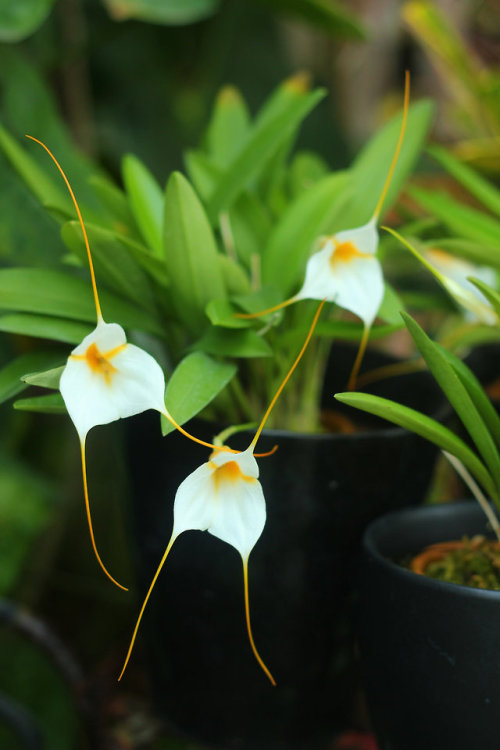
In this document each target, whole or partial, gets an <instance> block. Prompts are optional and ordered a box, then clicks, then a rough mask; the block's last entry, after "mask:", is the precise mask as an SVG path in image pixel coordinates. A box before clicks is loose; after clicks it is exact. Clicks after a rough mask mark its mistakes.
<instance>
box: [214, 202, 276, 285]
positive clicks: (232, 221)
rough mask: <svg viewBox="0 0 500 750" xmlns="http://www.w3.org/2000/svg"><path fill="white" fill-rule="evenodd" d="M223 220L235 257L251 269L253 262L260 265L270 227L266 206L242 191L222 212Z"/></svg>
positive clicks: (252, 268)
mask: <svg viewBox="0 0 500 750" xmlns="http://www.w3.org/2000/svg"><path fill="white" fill-rule="evenodd" d="M224 220H226V221H227V222H228V225H229V229H230V232H231V235H232V239H233V243H234V252H235V255H236V257H237V258H238V260H239V261H241V262H242V263H244V264H245V267H246V268H247V269H248V270H249V271H253V270H254V268H255V266H254V265H253V264H254V263H256V262H259V266H260V256H261V255H262V252H263V249H264V248H265V246H266V243H267V241H268V239H269V235H270V232H271V229H272V222H271V218H270V216H269V210H268V207H267V206H265V205H264V203H263V202H262V201H261V200H259V199H258V198H257V196H256V195H254V194H252V193H250V192H249V191H244V192H243V193H242V194H241V195H240V197H239V198H238V200H237V201H235V203H234V204H233V206H232V208H231V209H230V210H229V212H228V213H227V214H224ZM221 224H222V220H221Z"/></svg>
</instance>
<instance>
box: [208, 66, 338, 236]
mask: <svg viewBox="0 0 500 750" xmlns="http://www.w3.org/2000/svg"><path fill="white" fill-rule="evenodd" d="M281 89H282V92H284V95H283V96H281V97H280V98H279V105H278V103H277V104H276V105H275V106H274V107H273V111H272V113H271V114H267V115H265V116H262V117H261V118H260V120H259V119H258V120H257V123H256V125H255V127H254V128H253V129H252V133H251V135H250V136H249V138H248V139H247V141H246V143H245V145H244V147H243V148H242V149H241V151H239V152H238V154H237V156H236V157H235V158H234V159H233V161H232V162H231V164H230V165H229V167H228V169H227V170H226V171H225V173H224V174H223V176H222V177H221V179H220V180H219V182H218V184H217V187H216V188H215V190H214V192H213V194H212V196H211V197H210V199H209V200H208V203H207V214H208V216H209V218H210V220H211V221H212V222H215V221H217V219H218V216H219V214H220V213H221V212H222V211H224V210H227V209H229V208H230V207H231V205H232V204H233V202H234V201H235V200H236V198H237V197H238V196H239V195H240V194H241V192H242V191H243V190H244V188H246V187H248V186H249V184H250V183H251V182H252V180H255V179H256V178H257V177H258V176H259V175H260V174H261V173H262V171H263V169H264V168H265V166H266V163H267V161H268V160H269V159H270V158H271V157H272V156H273V155H274V154H275V153H276V151H277V150H278V149H279V148H280V146H281V145H282V144H283V143H284V142H285V141H286V140H287V138H289V137H290V135H291V133H293V132H294V131H295V129H296V128H297V127H298V126H299V124H300V123H301V122H302V120H303V119H304V118H305V117H306V115H307V114H308V113H309V112H310V111H311V109H313V107H315V106H316V104H317V103H318V102H319V101H320V100H321V99H322V98H323V97H324V95H325V94H324V91H323V90H321V89H320V90H317V91H313V92H311V93H307V92H306V91H305V90H304V85H303V83H302V82H300V81H299V80H298V79H296V78H295V79H290V80H289V81H287V82H285V84H283V86H282V87H281ZM277 101H278V100H276V102H277ZM268 112H270V110H268Z"/></svg>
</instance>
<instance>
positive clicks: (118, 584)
mask: <svg viewBox="0 0 500 750" xmlns="http://www.w3.org/2000/svg"><path fill="white" fill-rule="evenodd" d="M81 453H82V473H83V492H84V495H85V510H86V512H87V521H88V524H89V531H90V540H91V542H92V549H93V550H94V554H95V556H96V558H97V562H98V563H99V565H100V566H101V568H102V569H103V571H104V573H105V574H106V575H107V577H108V578H109V580H110V581H112V582H113V583H114V584H115V586H118V588H119V589H123V591H128V589H127V588H126V587H125V586H122V585H121V583H118V581H115V579H114V578H113V576H112V575H111V573H108V571H107V569H106V567H105V565H104V563H103V561H102V560H101V558H100V556H99V553H98V551H97V546H96V543H95V538H94V530H93V528H92V518H91V515H90V503H89V492H88V487H87V467H86V462H85V441H82V443H81Z"/></svg>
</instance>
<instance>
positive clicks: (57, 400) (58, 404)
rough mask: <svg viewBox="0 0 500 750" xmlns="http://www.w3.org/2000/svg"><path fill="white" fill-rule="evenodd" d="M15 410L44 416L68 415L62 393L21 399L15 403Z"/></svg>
mask: <svg viewBox="0 0 500 750" xmlns="http://www.w3.org/2000/svg"><path fill="white" fill-rule="evenodd" d="M14 409H18V410H19V411H36V412H41V413H42V414H66V407H65V406H64V401H63V397H62V396H61V394H60V393H50V394H49V395H48V396H35V397H33V398H21V399H19V400H18V401H14Z"/></svg>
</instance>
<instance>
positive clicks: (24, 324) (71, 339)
mask: <svg viewBox="0 0 500 750" xmlns="http://www.w3.org/2000/svg"><path fill="white" fill-rule="evenodd" d="M0 331H5V332H6V333H17V334H22V335H24V336H33V337H35V338H38V339H51V340H53V341H64V342H65V343H68V344H79V343H80V341H82V339H83V338H85V336H87V335H88V334H89V333H90V332H91V331H92V326H90V325H85V324H84V323H78V322H75V321H73V320H64V319H63V318H53V317H49V316H46V315H30V314H24V313H16V314H13V315H2V316H0Z"/></svg>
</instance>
